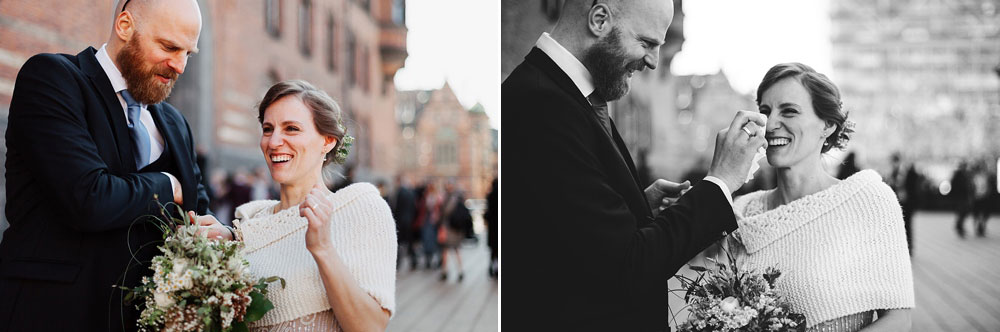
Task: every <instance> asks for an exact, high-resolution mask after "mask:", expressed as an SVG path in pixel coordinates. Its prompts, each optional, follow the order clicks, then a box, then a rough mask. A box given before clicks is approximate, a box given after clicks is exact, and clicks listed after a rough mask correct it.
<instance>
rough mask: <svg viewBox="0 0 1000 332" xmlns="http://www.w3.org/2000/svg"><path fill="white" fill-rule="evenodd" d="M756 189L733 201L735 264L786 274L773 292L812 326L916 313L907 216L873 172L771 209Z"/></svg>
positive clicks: (763, 192)
mask: <svg viewBox="0 0 1000 332" xmlns="http://www.w3.org/2000/svg"><path fill="white" fill-rule="evenodd" d="M767 193H769V191H757V192H753V193H750V194H747V195H744V196H742V197H739V198H737V199H736V201H735V202H734V205H733V206H734V209H735V212H736V216H737V221H738V224H739V229H738V230H737V231H736V232H734V233H733V235H732V239H731V240H735V242H733V241H730V243H735V245H732V249H735V250H734V251H735V255H736V259H737V264H738V265H739V266H740V267H741V268H743V269H753V270H756V271H757V272H758V273H761V272H763V271H764V269H765V268H767V267H769V266H772V267H776V268H778V269H779V270H781V272H782V274H781V276H780V277H779V278H778V280H777V283H776V285H775V287H776V288H777V289H778V290H779V292H781V293H782V294H784V296H785V299H786V300H788V301H789V302H790V304H791V310H792V312H797V313H801V314H804V315H805V316H806V325H807V327H812V326H815V325H816V324H818V323H822V322H824V321H827V320H830V319H834V318H838V317H842V316H847V315H851V314H855V313H859V312H867V311H871V310H879V309H898V308H913V306H914V295H913V274H912V270H911V268H910V256H909V253H908V251H907V247H906V233H905V231H904V229H903V215H902V210H901V209H900V206H899V201H898V200H897V199H896V196H895V194H894V193H893V191H892V189H890V188H889V186H887V185H886V184H884V183H882V179H881V177H880V176H879V175H878V173H876V172H875V171H872V170H865V171H861V172H858V173H856V174H854V175H853V176H851V177H849V178H847V179H846V180H844V181H841V182H840V183H838V184H836V185H834V186H832V187H830V188H827V189H825V190H823V191H820V192H817V193H815V194H812V195H809V196H806V197H803V198H800V199H798V200H795V201H793V202H791V203H788V204H785V205H782V206H779V207H777V208H775V209H773V210H770V211H764V210H765V202H764V198H765V196H766V195H765V194H767Z"/></svg>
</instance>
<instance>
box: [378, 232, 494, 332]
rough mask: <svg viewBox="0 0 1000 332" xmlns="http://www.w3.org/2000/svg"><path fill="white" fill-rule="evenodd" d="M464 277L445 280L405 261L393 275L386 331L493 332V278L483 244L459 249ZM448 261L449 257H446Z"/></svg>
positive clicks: (468, 245)
mask: <svg viewBox="0 0 1000 332" xmlns="http://www.w3.org/2000/svg"><path fill="white" fill-rule="evenodd" d="M461 251H462V254H461V255H462V263H463V264H464V265H463V267H464V269H463V270H464V272H465V278H464V279H463V280H462V281H461V282H459V281H458V272H457V270H452V273H451V275H450V277H449V279H448V280H447V281H441V280H440V279H439V277H440V275H441V272H440V270H426V269H423V266H421V267H420V269H417V270H410V267H409V263H408V261H406V260H405V259H404V260H403V264H402V266H401V267H400V269H399V271H398V272H397V279H396V310H397V312H398V314H396V315H395V316H394V317H393V318H392V320H391V321H389V328H388V329H387V331H415V332H423V331H427V332H431V331H435V332H436V331H463V332H465V331H484V332H489V331H497V330H498V324H499V321H500V316H499V315H500V311H499V307H498V305H499V302H498V301H499V300H498V296H499V292H498V290H497V289H498V288H497V281H496V279H493V278H490V277H489V275H488V274H487V264H489V261H490V252H489V249H488V248H487V247H486V245H485V241H479V243H477V244H475V245H472V244H467V245H466V246H465V247H463V248H462V249H461ZM449 258H450V257H449Z"/></svg>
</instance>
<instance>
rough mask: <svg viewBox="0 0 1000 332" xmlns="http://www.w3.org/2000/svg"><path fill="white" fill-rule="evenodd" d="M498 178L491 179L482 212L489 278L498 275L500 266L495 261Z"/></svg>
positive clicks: (498, 225) (498, 195) (496, 251)
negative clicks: (485, 230)
mask: <svg viewBox="0 0 1000 332" xmlns="http://www.w3.org/2000/svg"><path fill="white" fill-rule="evenodd" d="M499 213H500V178H499V177H496V178H493V186H492V187H490V193H489V194H487V195H486V211H485V212H483V221H485V222H486V229H487V232H488V234H487V235H488V240H487V242H486V243H488V244H489V246H490V265H489V272H490V276H493V277H497V276H499V275H500V266H499V265H498V262H497V260H498V259H499V257H500V218H499Z"/></svg>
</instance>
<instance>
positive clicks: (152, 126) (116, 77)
mask: <svg viewBox="0 0 1000 332" xmlns="http://www.w3.org/2000/svg"><path fill="white" fill-rule="evenodd" d="M107 46H108V44H104V45H101V49H100V50H98V51H97V54H96V56H97V62H99V63H100V64H101V68H102V69H104V74H106V75H108V80H110V81H111V87H112V88H113V89H114V90H115V96H116V97H118V102H119V103H121V105H122V113H124V114H125V119H126V120H127V121H132V119H129V118H128V104H127V103H125V98H123V97H122V90H126V89H128V83H126V82H125V78H124V77H122V72H121V71H119V70H118V66H117V65H116V64H115V63H114V61H112V60H111V56H110V55H108V50H107ZM139 121H142V124H143V125H144V126H146V132H147V133H149V142H150V144H149V160H147V161H146V164H147V165H149V164H152V163H153V162H154V161H156V160H157V159H160V155H162V154H163V146H164V144H163V136H162V135H160V130H159V129H157V128H156V122H155V121H153V115H152V114H150V113H149V110H148V109H147V108H146V104H142V109H141V110H140V111H139ZM163 174H164V175H166V176H167V177H169V178H170V179H171V180H174V179H176V178H175V177H174V176H173V175H171V174H168V173H166V172H163ZM174 186H175V184H174V181H170V187H171V188H175V187H174ZM175 189H176V188H175Z"/></svg>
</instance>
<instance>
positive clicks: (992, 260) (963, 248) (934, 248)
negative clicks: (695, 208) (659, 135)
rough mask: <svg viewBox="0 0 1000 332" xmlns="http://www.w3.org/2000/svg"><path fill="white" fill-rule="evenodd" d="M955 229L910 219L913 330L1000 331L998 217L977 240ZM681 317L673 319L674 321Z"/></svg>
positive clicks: (942, 220) (947, 219) (923, 215)
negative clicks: (913, 302) (913, 296)
mask: <svg viewBox="0 0 1000 332" xmlns="http://www.w3.org/2000/svg"><path fill="white" fill-rule="evenodd" d="M954 225H955V215H954V214H951V213H942V212H920V213H917V214H916V216H914V220H913V233H914V234H913V235H914V237H915V241H916V242H915V243H914V245H915V247H914V254H913V260H912V262H913V283H914V293H915V295H916V302H917V303H916V304H917V307H916V308H915V309H914V310H913V329H912V331H914V332H923V331H928V332H929V331H979V332H995V331H1000V216H997V215H994V216H993V217H992V218H991V221H990V224H988V226H987V232H986V233H987V234H986V237H982V238H979V237H975V236H969V237H967V238H965V239H961V238H959V237H958V235H956V234H955V231H954ZM966 230H967V233H973V232H972V222H971V218H969V219H967V220H966ZM684 273H690V271H685V272H684ZM670 285H671V286H674V287H675V288H676V286H677V285H679V283H677V281H676V280H671V282H670ZM678 294H680V293H678ZM670 305H671V308H672V309H673V308H681V307H683V305H684V303H683V300H682V299H679V298H678V297H672V298H671V302H670ZM674 310H675V309H674ZM685 317H687V315H686V314H684V313H679V314H678V318H679V319H685Z"/></svg>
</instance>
